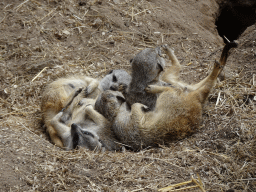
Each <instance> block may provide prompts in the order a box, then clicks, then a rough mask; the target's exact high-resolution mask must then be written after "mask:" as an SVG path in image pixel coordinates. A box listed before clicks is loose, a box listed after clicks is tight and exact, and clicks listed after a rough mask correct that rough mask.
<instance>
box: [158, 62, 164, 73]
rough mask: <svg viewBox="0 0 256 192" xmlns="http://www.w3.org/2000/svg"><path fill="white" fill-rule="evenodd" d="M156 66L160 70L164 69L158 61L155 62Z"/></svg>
mask: <svg viewBox="0 0 256 192" xmlns="http://www.w3.org/2000/svg"><path fill="white" fill-rule="evenodd" d="M157 66H158V67H159V69H160V71H163V70H164V68H163V66H162V65H161V64H160V63H157Z"/></svg>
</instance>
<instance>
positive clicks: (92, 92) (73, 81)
mask: <svg viewBox="0 0 256 192" xmlns="http://www.w3.org/2000/svg"><path fill="white" fill-rule="evenodd" d="M98 85H99V81H98V80H96V79H93V78H90V77H86V76H79V77H68V78H60V79H58V80H56V81H54V82H52V83H50V84H49V85H47V86H46V88H45V90H44V92H43V95H42V105H41V109H42V112H43V119H44V123H45V126H46V131H47V132H48V133H49V135H50V138H51V140H52V142H53V143H54V144H56V145H57V146H58V147H63V144H62V141H61V139H60V138H59V136H58V134H57V132H56V130H55V129H54V127H52V125H51V124H50V122H51V119H52V118H53V117H54V116H55V115H56V114H57V113H59V112H60V110H61V109H62V108H64V107H65V106H66V105H67V104H68V102H69V101H70V100H71V99H72V97H73V94H74V93H75V91H77V89H79V88H83V90H84V91H83V92H84V93H82V94H80V95H79V96H77V98H76V99H75V100H76V101H74V103H76V102H77V101H79V100H81V99H82V98H83V97H85V92H86V91H87V92H88V97H91V98H96V96H97V95H98V93H100V91H99V90H98Z"/></svg>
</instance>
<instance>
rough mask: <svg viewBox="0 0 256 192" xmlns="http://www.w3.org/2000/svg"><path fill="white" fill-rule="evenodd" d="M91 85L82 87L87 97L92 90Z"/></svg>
mask: <svg viewBox="0 0 256 192" xmlns="http://www.w3.org/2000/svg"><path fill="white" fill-rule="evenodd" d="M93 90H94V89H93V87H92V86H90V85H88V86H87V87H86V88H85V89H84V93H83V94H84V96H85V97H87V96H88V95H89V94H91V93H92V92H93Z"/></svg>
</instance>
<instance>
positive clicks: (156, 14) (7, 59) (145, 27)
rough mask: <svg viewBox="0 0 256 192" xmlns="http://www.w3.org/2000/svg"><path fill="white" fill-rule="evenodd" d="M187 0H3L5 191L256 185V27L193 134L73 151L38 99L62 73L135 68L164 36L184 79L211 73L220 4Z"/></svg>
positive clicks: (0, 168)
mask: <svg viewBox="0 0 256 192" xmlns="http://www.w3.org/2000/svg"><path fill="white" fill-rule="evenodd" d="M184 2H185V1H179V2H176V1H161V3H160V2H158V1H143V0H139V1H129V0H126V1H125V0H113V1H97V0H94V1H93V0H91V1H75V0H74V1H58V0H55V1H53V0H47V1H43V0H26V1H12V2H10V1H8V0H3V1H1V3H0V8H1V10H2V11H1V12H0V30H1V36H0V66H1V67H0V82H1V84H0V119H1V120H0V127H1V129H0V151H1V153H0V180H1V182H0V191H157V189H160V188H164V187H167V186H170V185H173V184H177V183H180V182H185V181H190V180H191V178H192V177H193V178H195V179H196V181H197V182H199V184H200V183H201V182H202V184H200V185H202V186H203V188H204V189H205V190H206V191H226V190H228V189H235V190H236V191H255V190H256V188H255V186H256V164H255V163H256V162H255V155H256V150H255V149H256V134H255V124H256V122H255V116H256V113H255V102H256V101H255V99H256V98H255V84H256V77H255V76H256V69H255V66H254V63H255V60H256V59H255V55H256V52H255V46H256V45H255V39H256V27H255V25H254V26H251V27H250V28H248V29H247V30H246V32H245V33H244V34H243V36H242V37H240V39H239V41H240V46H239V47H238V48H237V49H236V50H234V51H233V53H232V55H231V57H230V58H229V60H228V63H227V67H226V69H225V71H226V80H225V81H222V82H220V83H218V85H217V86H216V88H215V89H214V90H213V92H212V94H211V95H210V97H209V102H208V103H207V104H206V106H205V112H204V120H203V122H202V125H201V129H200V131H198V133H196V134H194V135H193V136H191V137H189V138H187V139H184V140H181V141H175V142H173V143H172V144H170V146H168V147H167V146H162V147H160V148H157V149H146V150H143V151H140V152H138V153H134V152H129V151H123V152H120V153H114V152H105V153H95V152H91V151H88V150H86V149H80V150H77V151H71V152H65V151H63V150H61V149H59V148H56V147H54V146H53V145H52V144H51V143H50V142H49V138H48V137H47V135H46V133H45V130H44V127H43V124H42V120H41V113H40V97H41V93H42V89H43V87H44V86H45V85H46V84H47V83H49V82H51V81H52V80H54V79H56V78H58V77H63V76H65V75H69V74H86V75H89V76H92V77H95V78H99V77H101V76H103V75H104V74H106V73H107V71H108V70H110V69H119V68H122V69H126V70H129V69H130V65H129V59H130V58H132V57H133V56H134V55H135V54H136V53H138V51H139V50H141V49H144V48H145V47H155V46H156V45H160V44H162V43H167V44H169V45H170V46H171V47H173V48H175V53H176V54H177V56H178V58H179V59H180V60H181V61H182V64H183V65H184V70H183V72H182V74H183V78H184V79H185V80H188V81H189V82H192V81H193V82H194V81H199V80H200V79H202V78H203V77H205V76H206V74H207V72H208V71H209V70H210V69H211V63H212V61H213V60H214V59H215V58H218V57H219V56H220V50H221V46H223V44H222V43H221V40H220V38H219V37H218V35H217V32H216V30H215V29H214V21H213V20H214V18H213V17H212V15H214V14H216V12H217V8H218V5H217V4H216V3H215V2H214V1H210V0H209V1H204V2H203V3H201V2H197V1H193V0H191V1H186V3H184ZM205 7H206V8H207V7H208V8H210V9H205ZM200 18H201V19H200ZM40 72H41V73H40ZM199 178H201V182H200V179H199ZM193 185H195V184H194V183H189V184H187V185H184V186H180V187H176V189H177V188H182V187H189V186H190V187H191V186H193ZM162 191H164V190H162ZM187 191H200V189H199V188H198V187H197V188H194V189H187ZM230 191H232V190H230Z"/></svg>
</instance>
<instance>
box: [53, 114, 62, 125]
mask: <svg viewBox="0 0 256 192" xmlns="http://www.w3.org/2000/svg"><path fill="white" fill-rule="evenodd" d="M62 115H63V112H59V113H58V114H57V115H55V116H54V117H53V118H52V120H51V125H55V124H56V123H57V122H60V119H61V117H62Z"/></svg>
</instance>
